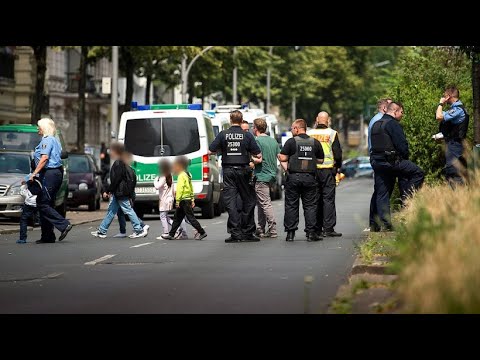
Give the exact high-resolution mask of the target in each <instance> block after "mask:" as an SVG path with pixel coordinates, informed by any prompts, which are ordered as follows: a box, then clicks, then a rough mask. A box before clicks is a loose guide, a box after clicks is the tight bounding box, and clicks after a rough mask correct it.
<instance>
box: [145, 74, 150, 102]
mask: <svg viewBox="0 0 480 360" xmlns="http://www.w3.org/2000/svg"><path fill="white" fill-rule="evenodd" d="M151 86H152V74H151V73H150V72H148V73H147V88H146V89H145V104H146V105H149V104H150V88H151Z"/></svg>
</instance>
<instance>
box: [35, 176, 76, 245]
mask: <svg viewBox="0 0 480 360" xmlns="http://www.w3.org/2000/svg"><path fill="white" fill-rule="evenodd" d="M62 180H63V171H62V170H61V169H47V170H45V171H42V172H41V173H40V182H41V183H42V185H43V191H42V193H41V194H40V195H37V208H38V212H39V214H40V226H41V229H42V235H41V239H42V240H55V233H54V232H53V228H54V227H55V228H56V229H57V230H58V231H60V232H63V231H64V230H65V229H66V228H67V226H68V225H70V222H69V221H68V220H66V219H65V218H64V217H63V216H62V215H60V214H59V213H58V212H57V210H55V198H56V196H57V192H58V190H59V189H60V186H61V185H62Z"/></svg>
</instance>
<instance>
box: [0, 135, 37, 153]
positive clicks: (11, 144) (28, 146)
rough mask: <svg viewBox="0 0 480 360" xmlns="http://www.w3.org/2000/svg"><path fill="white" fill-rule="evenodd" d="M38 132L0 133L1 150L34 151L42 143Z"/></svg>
mask: <svg viewBox="0 0 480 360" xmlns="http://www.w3.org/2000/svg"><path fill="white" fill-rule="evenodd" d="M40 140H41V136H40V135H38V134H37V133H36V132H16V131H0V149H2V150H27V151H33V150H35V147H36V146H37V145H38V144H39V143H40Z"/></svg>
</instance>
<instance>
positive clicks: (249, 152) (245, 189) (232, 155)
mask: <svg viewBox="0 0 480 360" xmlns="http://www.w3.org/2000/svg"><path fill="white" fill-rule="evenodd" d="M242 121H243V115H242V113H241V112H240V111H238V110H235V111H232V112H231V113H230V124H231V125H232V126H231V127H230V129H228V130H223V131H222V132H220V133H219V134H218V135H217V137H216V138H215V140H214V141H213V142H212V143H211V144H210V147H209V154H213V153H216V152H217V151H218V152H221V153H222V169H223V185H224V187H223V199H224V201H225V207H226V209H227V212H228V224H227V228H228V229H229V230H230V235H231V236H230V237H229V238H228V239H226V240H225V242H227V243H228V242H239V241H260V238H258V237H257V236H255V219H254V210H255V203H256V196H255V188H254V184H253V183H252V181H251V179H252V176H251V175H252V171H253V170H252V168H251V167H250V166H249V163H250V158H251V156H253V157H255V158H257V159H259V160H261V159H262V154H261V150H260V148H259V146H258V145H257V142H256V141H255V138H254V136H253V135H252V134H251V133H250V132H245V131H243V130H242V128H241V127H240V125H241V124H242ZM238 195H240V197H241V199H242V211H241V212H239V211H238V209H237V196H238Z"/></svg>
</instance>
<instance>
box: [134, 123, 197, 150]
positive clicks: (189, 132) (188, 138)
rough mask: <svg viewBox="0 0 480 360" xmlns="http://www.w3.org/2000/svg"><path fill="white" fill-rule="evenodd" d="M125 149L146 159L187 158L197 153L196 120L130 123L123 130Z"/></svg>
mask: <svg viewBox="0 0 480 360" xmlns="http://www.w3.org/2000/svg"><path fill="white" fill-rule="evenodd" d="M125 148H126V149H127V150H128V151H130V152H131V153H132V154H135V155H138V156H145V157H157V156H178V155H186V154H190V153H192V152H195V151H198V150H200V135H199V133H198V125H197V119H196V118H194V117H191V118H180V117H175V118H168V117H165V118H150V119H131V120H128V121H127V124H126V128H125Z"/></svg>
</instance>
